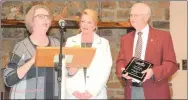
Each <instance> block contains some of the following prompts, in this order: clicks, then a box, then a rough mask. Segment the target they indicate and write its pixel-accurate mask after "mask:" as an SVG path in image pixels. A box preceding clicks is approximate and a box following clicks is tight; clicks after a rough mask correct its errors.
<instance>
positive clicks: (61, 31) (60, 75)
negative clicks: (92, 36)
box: [55, 27, 65, 99]
mask: <svg viewBox="0 0 188 100" xmlns="http://www.w3.org/2000/svg"><path fill="white" fill-rule="evenodd" d="M64 31H65V28H64V27H61V28H60V33H61V37H60V52H59V62H58V64H57V65H56V66H55V70H56V71H57V81H58V99H61V80H62V60H63V59H64V58H65V57H64V55H63V54H62V46H63V43H64V42H65V38H64Z"/></svg>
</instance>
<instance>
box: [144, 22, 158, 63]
mask: <svg viewBox="0 0 188 100" xmlns="http://www.w3.org/2000/svg"><path fill="white" fill-rule="evenodd" d="M156 40H157V39H156V36H155V32H154V29H153V28H152V27H151V26H150V27H149V35H148V40H147V46H146V53H145V60H147V61H150V60H151V57H152V54H153V53H155V52H154V50H155V48H156V45H155V42H156Z"/></svg>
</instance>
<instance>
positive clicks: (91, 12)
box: [82, 9, 98, 25]
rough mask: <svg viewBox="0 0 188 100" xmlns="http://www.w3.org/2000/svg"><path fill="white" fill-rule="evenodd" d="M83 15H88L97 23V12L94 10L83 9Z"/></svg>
mask: <svg viewBox="0 0 188 100" xmlns="http://www.w3.org/2000/svg"><path fill="white" fill-rule="evenodd" d="M83 15H88V16H90V17H91V18H92V19H93V21H94V23H95V25H97V23H98V14H97V12H96V11H95V10H92V9H85V10H84V11H83V12H82V16H83Z"/></svg>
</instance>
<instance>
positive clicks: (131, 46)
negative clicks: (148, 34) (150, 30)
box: [125, 31, 136, 60]
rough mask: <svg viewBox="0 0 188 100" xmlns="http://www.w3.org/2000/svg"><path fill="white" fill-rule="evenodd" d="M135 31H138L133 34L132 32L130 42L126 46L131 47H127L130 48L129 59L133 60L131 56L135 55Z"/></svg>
mask: <svg viewBox="0 0 188 100" xmlns="http://www.w3.org/2000/svg"><path fill="white" fill-rule="evenodd" d="M135 33H136V31H135V32H133V34H130V38H129V39H130V40H129V41H130V44H126V46H125V48H126V47H127V46H129V47H127V49H128V52H129V53H128V54H127V55H128V58H129V60H131V58H132V57H133V45H134V37H135Z"/></svg>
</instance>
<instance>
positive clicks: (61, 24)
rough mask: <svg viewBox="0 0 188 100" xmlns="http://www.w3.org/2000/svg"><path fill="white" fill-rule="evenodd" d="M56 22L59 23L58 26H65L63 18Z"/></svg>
mask: <svg viewBox="0 0 188 100" xmlns="http://www.w3.org/2000/svg"><path fill="white" fill-rule="evenodd" d="M58 23H59V26H60V27H61V28H64V27H65V24H66V22H65V20H63V19H60V20H59V22H58Z"/></svg>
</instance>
